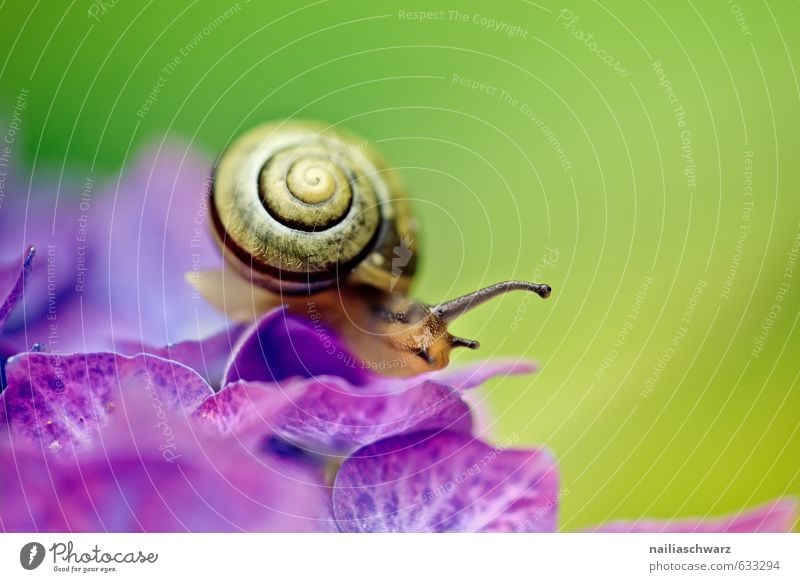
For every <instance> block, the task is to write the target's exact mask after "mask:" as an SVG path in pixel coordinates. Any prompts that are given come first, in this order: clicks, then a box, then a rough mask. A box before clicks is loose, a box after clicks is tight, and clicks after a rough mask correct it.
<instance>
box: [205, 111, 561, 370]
mask: <svg viewBox="0 0 800 582" xmlns="http://www.w3.org/2000/svg"><path fill="white" fill-rule="evenodd" d="M208 196H209V198H208V206H209V217H210V228H211V230H212V232H213V234H214V238H215V240H216V242H217V243H218V245H219V248H220V249H221V251H222V254H223V259H224V265H225V267H224V269H223V271H221V272H210V273H204V274H203V275H202V276H201V277H199V279H198V280H197V281H195V285H196V287H197V290H198V291H199V292H200V293H201V294H202V295H203V296H204V297H205V298H206V299H207V300H208V301H209V302H210V303H212V304H213V305H215V306H217V307H218V308H220V309H222V310H223V311H225V312H226V313H227V315H228V316H229V317H232V318H233V319H236V320H239V321H253V320H254V318H255V317H257V316H258V315H259V314H262V313H264V312H266V311H268V310H270V309H273V308H275V307H277V306H279V305H286V306H287V309H289V310H290V311H293V312H296V313H299V314H305V315H307V316H308V315H309V314H310V312H313V315H314V317H315V319H316V318H317V317H319V318H320V319H321V323H322V324H324V325H325V326H326V327H328V328H330V329H333V330H335V331H336V332H337V333H338V334H339V335H340V336H341V338H342V339H343V340H344V342H345V344H346V345H347V347H348V348H349V349H350V350H352V352H353V353H354V354H355V355H356V356H357V357H359V358H360V359H361V360H362V361H363V362H365V365H368V366H370V367H374V368H375V369H382V370H385V371H386V372H387V373H389V374H394V375H411V374H417V373H420V372H423V371H428V370H436V369H440V368H443V367H445V366H446V365H447V364H448V363H449V360H450V351H451V350H452V349H453V348H457V347H465V348H470V349H476V348H478V345H479V344H478V342H477V341H474V340H469V339H464V338H461V337H457V336H454V335H451V334H450V332H449V331H448V326H449V325H450V324H451V323H452V322H453V321H454V320H455V319H456V318H458V317H459V316H460V315H462V314H464V313H466V312H467V311H469V310H471V309H472V308H474V307H477V306H478V305H480V304H482V303H484V302H486V301H488V300H489V299H492V298H494V297H497V296H498V295H501V294H503V293H506V292H508V291H513V290H524V291H529V292H533V293H536V294H537V295H539V296H540V297H542V298H546V297H548V296H549V294H550V287H549V286H548V285H545V284H540V283H531V282H526V281H505V282H502V283H497V284H495V285H491V286H489V287H486V288H484V289H480V290H478V291H475V292H474V293H470V294H468V295H464V296H462V297H458V298H457V299H453V300H451V301H445V302H443V303H437V304H427V303H422V302H417V301H413V300H412V299H410V298H409V297H408V295H407V292H408V289H409V287H410V285H411V282H412V279H413V277H414V273H415V271H416V267H417V265H416V262H417V249H416V242H415V241H416V231H417V223H416V221H415V220H414V218H413V216H412V214H411V209H410V206H409V203H408V200H407V199H406V196H405V193H404V189H403V186H402V185H401V183H400V181H399V180H398V178H397V176H396V174H395V173H394V172H393V171H392V170H391V169H390V168H389V167H388V166H387V164H386V162H385V161H384V160H383V158H382V157H381V156H380V154H378V152H377V151H376V150H375V149H374V147H373V146H371V145H370V144H369V143H368V142H366V141H364V140H363V139H361V138H359V137H357V136H355V135H352V134H350V133H348V132H345V131H343V130H340V129H332V128H330V127H328V126H326V125H324V124H321V123H316V122H307V121H283V122H275V123H268V124H265V125H261V126H258V127H256V128H254V129H252V130H250V131H249V132H247V133H245V134H243V135H242V136H240V137H239V138H238V139H237V140H235V141H234V142H233V143H232V144H231V145H230V146H229V147H228V148H227V150H226V151H225V152H224V153H223V154H222V156H221V157H220V158H219V160H218V162H217V164H216V166H215V168H214V173H213V178H212V181H211V187H210V189H209V193H208ZM385 362H391V363H392V365H388V366H387V365H384V363H385Z"/></svg>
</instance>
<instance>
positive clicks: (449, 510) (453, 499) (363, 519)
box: [333, 432, 558, 532]
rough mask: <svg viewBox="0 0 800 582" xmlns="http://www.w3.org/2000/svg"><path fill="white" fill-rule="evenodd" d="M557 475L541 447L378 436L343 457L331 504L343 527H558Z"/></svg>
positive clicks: (455, 437) (442, 435)
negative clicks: (521, 448) (509, 447)
mask: <svg viewBox="0 0 800 582" xmlns="http://www.w3.org/2000/svg"><path fill="white" fill-rule="evenodd" d="M557 496H558V476H557V473H556V467H555V464H554V461H553V459H552V457H551V456H550V454H549V453H548V452H546V451H544V450H542V449H532V450H527V451H524V450H511V449H500V448H497V449H495V448H492V447H491V446H489V445H487V444H485V443H483V442H481V441H479V440H476V439H473V438H471V437H469V436H468V435H465V434H460V433H450V432H439V433H432V432H420V433H415V434H411V435H409V434H406V435H403V436H399V437H395V438H391V439H387V440H383V441H379V442H378V443H375V444H373V445H370V446H367V447H365V448H363V449H361V450H360V451H358V452H357V453H356V454H355V455H353V456H352V457H350V458H349V459H348V460H346V461H345V462H344V464H343V465H342V467H341V469H340V470H339V473H338V475H337V476H336V482H335V484H334V492H333V509H334V515H335V516H336V521H337V524H338V525H339V528H340V530H342V531H345V532H425V531H435V532H442V531H450V532H476V531H480V532H510V531H536V532H540V531H541V532H552V531H555V528H556V513H557V504H558V497H557Z"/></svg>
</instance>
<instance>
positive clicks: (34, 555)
mask: <svg viewBox="0 0 800 582" xmlns="http://www.w3.org/2000/svg"><path fill="white" fill-rule="evenodd" d="M44 554H45V551H44V546H43V545H42V544H40V543H39V542H28V543H27V544H25V545H24V546H22V549H21V550H20V551H19V563H20V564H22V567H23V568H25V569H26V570H35V569H36V568H38V567H39V566H41V565H42V562H43V561H44Z"/></svg>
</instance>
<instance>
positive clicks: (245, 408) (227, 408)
mask: <svg viewBox="0 0 800 582" xmlns="http://www.w3.org/2000/svg"><path fill="white" fill-rule="evenodd" d="M195 415H196V416H197V417H198V418H201V419H204V420H205V421H207V422H210V423H213V424H214V425H215V426H216V427H217V428H218V429H220V430H221V431H222V432H223V433H227V432H234V433H236V434H239V435H254V436H255V437H256V438H260V437H262V436H263V435H265V434H275V435H279V436H281V437H282V438H284V439H286V440H288V441H290V442H292V443H295V444H297V445H299V446H302V447H305V448H307V449H308V450H310V451H311V452H314V453H318V454H332V455H337V454H339V455H342V454H348V453H351V452H352V451H354V450H356V449H357V448H359V447H361V446H364V445H367V444H370V443H373V442H375V441H377V440H380V439H383V438H386V437H389V436H394V435H398V434H402V433H404V432H409V431H412V430H421V429H449V430H451V431H461V432H466V433H468V432H469V431H470V428H471V425H472V424H471V415H470V410H469V406H467V404H466V403H465V402H464V401H463V400H462V399H461V395H460V393H459V392H458V391H457V390H454V389H453V388H450V387H448V386H444V385H442V384H437V383H435V382H419V383H413V384H412V383H409V384H407V385H400V384H393V385H391V386H386V385H384V386H382V385H374V386H369V387H360V388H359V387H353V386H351V385H349V384H348V383H347V382H346V381H344V380H342V379H341V378H337V377H335V376H321V377H317V378H312V379H297V380H294V381H287V382H283V383H281V384H263V383H239V384H229V385H228V386H227V387H225V388H224V389H223V390H222V391H221V392H219V393H218V394H215V395H213V396H211V397H209V398H208V399H207V400H206V402H205V403H203V405H202V406H200V408H199V409H198V410H197V412H196V413H195Z"/></svg>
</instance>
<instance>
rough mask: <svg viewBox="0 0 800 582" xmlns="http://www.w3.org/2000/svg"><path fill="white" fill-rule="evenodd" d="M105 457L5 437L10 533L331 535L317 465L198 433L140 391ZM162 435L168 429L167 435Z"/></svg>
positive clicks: (1, 449) (2, 503)
mask: <svg viewBox="0 0 800 582" xmlns="http://www.w3.org/2000/svg"><path fill="white" fill-rule="evenodd" d="M126 408H127V410H126V415H125V416H122V415H118V416H116V417H115V418H114V419H113V430H109V435H108V439H107V440H106V441H104V442H103V447H102V449H95V450H92V451H89V450H86V449H65V450H63V452H62V453H61V454H58V455H54V454H52V452H51V451H49V450H48V449H47V448H45V447H41V446H37V445H35V444H33V445H32V444H31V443H30V441H29V440H27V439H18V438H15V439H9V438H7V437H8V435H7V434H0V466H2V467H3V478H2V479H0V529H3V530H6V531H120V532H136V531H241V530H244V531H330V530H331V529H332V528H333V527H334V526H333V520H332V518H331V514H330V509H329V506H330V502H329V491H328V488H327V487H325V486H324V485H323V473H322V470H321V469H320V468H319V467H316V466H313V465H311V464H308V463H302V462H296V461H291V460H286V459H283V458H280V457H278V456H277V455H269V454H265V453H263V452H260V453H259V454H258V455H254V454H253V453H252V452H251V451H248V450H246V449H243V448H242V447H239V446H237V444H236V443H235V442H231V441H225V440H222V439H219V438H218V437H217V438H215V439H211V438H209V437H208V436H207V435H204V434H203V433H201V432H200V433H198V432H196V431H194V430H193V428H192V426H191V425H190V424H189V420H188V419H187V418H186V417H185V415H183V414H182V413H181V412H180V411H177V410H170V409H169V408H168V407H166V406H165V407H164V409H163V410H160V411H157V410H154V407H153V406H152V400H151V398H150V397H149V396H147V395H146V394H144V393H143V391H136V392H135V393H134V394H133V395H130V396H129V397H128V399H127V402H126ZM162 427H163V428H162Z"/></svg>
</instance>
